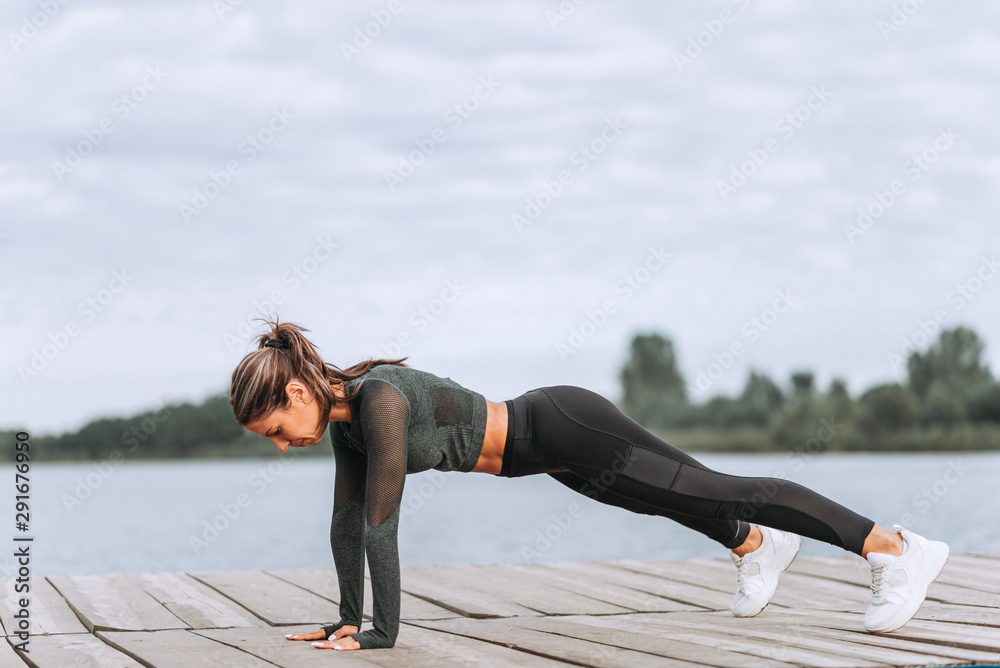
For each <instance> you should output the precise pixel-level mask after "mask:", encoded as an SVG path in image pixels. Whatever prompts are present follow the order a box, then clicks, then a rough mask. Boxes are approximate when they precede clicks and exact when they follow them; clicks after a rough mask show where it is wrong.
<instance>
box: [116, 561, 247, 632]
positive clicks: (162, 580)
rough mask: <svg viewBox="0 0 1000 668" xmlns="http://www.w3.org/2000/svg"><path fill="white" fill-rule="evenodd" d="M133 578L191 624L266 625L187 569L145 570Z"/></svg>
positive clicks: (221, 625)
mask: <svg viewBox="0 0 1000 668" xmlns="http://www.w3.org/2000/svg"><path fill="white" fill-rule="evenodd" d="M132 579H134V580H135V582H136V586H141V587H142V588H143V589H144V590H145V591H146V592H147V593H148V594H149V595H150V596H152V597H153V598H155V599H156V600H157V601H159V602H160V603H162V604H163V606H164V607H165V608H167V610H169V611H170V612H172V613H174V614H175V615H176V616H177V617H178V618H179V619H182V620H183V621H184V622H186V623H187V624H188V625H189V626H190V627H191V628H198V629H204V628H215V627H229V626H267V624H266V623H265V622H263V621H261V620H260V619H258V618H257V617H256V616H255V615H253V614H252V613H250V612H249V611H248V610H245V609H244V608H242V607H240V606H238V605H237V604H235V603H233V602H232V601H231V600H229V599H228V598H226V597H224V596H223V595H222V594H219V593H218V592H216V591H215V590H214V589H211V588H210V587H208V586H206V585H204V584H202V583H201V582H198V581H197V580H195V579H194V578H192V577H190V576H189V575H185V574H184V573H143V574H140V575H136V576H132Z"/></svg>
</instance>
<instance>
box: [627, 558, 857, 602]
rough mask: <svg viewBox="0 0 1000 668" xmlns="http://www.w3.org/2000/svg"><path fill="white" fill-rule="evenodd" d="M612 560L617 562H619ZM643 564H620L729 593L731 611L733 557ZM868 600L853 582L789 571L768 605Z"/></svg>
mask: <svg viewBox="0 0 1000 668" xmlns="http://www.w3.org/2000/svg"><path fill="white" fill-rule="evenodd" d="M610 563H612V564H615V563H616V562H610ZM619 563H620V562H619ZM668 563H669V562H668ZM640 564H645V562H629V563H628V564H627V565H626V564H621V565H623V566H627V567H628V568H630V569H640V570H644V571H645V572H654V571H653V570H652V569H654V568H656V569H658V572H664V571H667V572H671V577H673V578H676V579H678V580H682V581H687V582H689V583H690V584H694V585H698V586H702V587H710V588H713V589H715V590H717V591H721V592H725V593H726V594H728V597H729V598H728V601H727V602H726V603H725V605H724V608H723V606H722V605H720V606H719V608H718V609H726V610H728V609H729V606H730V604H731V603H732V597H733V595H735V593H736V568H735V567H734V566H733V563H732V561H731V560H721V559H697V560H696V559H689V560H686V561H684V562H683V565H682V566H681V567H677V568H671V567H670V566H664V565H663V564H652V565H645V566H643V565H640ZM867 601H868V599H867V598H866V597H865V596H864V592H863V591H860V590H858V589H857V588H855V587H852V586H850V585H846V584H843V583H839V582H834V581H825V582H820V581H816V580H815V579H809V578H803V577H801V576H799V575H797V574H793V573H789V572H787V571H786V572H785V573H782V575H781V580H780V583H779V586H778V589H777V591H776V592H775V594H774V596H773V597H772V599H771V602H770V604H769V606H776V607H785V608H793V609H798V608H817V609H821V610H855V609H857V608H858V606H864V605H867Z"/></svg>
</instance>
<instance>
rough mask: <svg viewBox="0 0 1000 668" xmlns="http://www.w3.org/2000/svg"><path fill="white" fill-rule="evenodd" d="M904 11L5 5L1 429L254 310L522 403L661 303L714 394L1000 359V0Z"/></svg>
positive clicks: (98, 409)
mask: <svg viewBox="0 0 1000 668" xmlns="http://www.w3.org/2000/svg"><path fill="white" fill-rule="evenodd" d="M906 9H908V10H909V12H910V13H907V11H905V10H904V8H903V6H902V5H901V4H900V3H890V2H862V1H860V0H849V1H848V2H842V3H837V4H835V5H819V6H817V5H815V4H813V3H810V4H804V3H793V2H790V1H782V0H750V1H746V2H722V1H717V2H712V3H701V2H698V3H695V2H688V3H662V4H656V3H638V4H637V3H610V2H596V1H594V0H583V1H581V2H578V3H575V2H570V1H566V2H563V3H562V4H558V3H557V2H555V0H546V1H543V2H519V1H511V2H504V3H485V2H433V3H431V2H419V1H416V0H393V1H391V2H389V1H387V0H378V1H368V2H352V3H344V2H336V3H331V2H318V1H315V0H289V1H287V2H282V3H259V2H249V1H240V0H217V1H215V2H212V1H211V0H198V1H197V2H185V1H180V2H169V3H168V2H162V1H159V2H158V1H155V0H154V1H150V2H144V3H139V4H138V5H137V4H135V3H125V2H101V1H100V0H96V1H94V2H87V3H76V2H72V3H71V2H65V3H63V2H62V1H61V0H45V1H41V0H40V1H38V2H35V1H33V0H10V1H8V2H5V3H3V7H2V9H0V25H2V26H3V31H2V32H3V34H4V44H3V45H2V47H0V95H2V99H3V104H2V105H0V133H2V135H3V141H2V144H0V146H2V148H0V212H2V215H0V336H2V341H3V346H2V347H0V369H2V374H0V393H2V395H3V410H2V412H0V428H11V427H27V428H29V429H31V430H33V431H36V432H51V431H60V430H65V429H74V428H77V427H79V426H80V425H82V424H83V423H84V422H85V421H87V420H89V419H92V418H95V417H98V416H103V415H118V414H127V413H130V412H132V411H137V410H142V409H147V408H151V407H154V406H156V405H157V404H158V402H161V401H176V400H193V401H197V400H201V399H202V398H204V397H205V396H207V395H209V394H211V393H214V392H218V391H221V390H224V389H226V388H227V387H228V380H229V374H230V373H231V371H232V369H233V367H234V366H235V364H236V363H237V362H238V361H239V359H240V358H241V357H242V356H243V355H244V354H245V353H246V352H247V351H248V350H249V343H250V339H251V331H252V327H253V326H254V325H255V324H256V323H254V322H252V320H251V319H252V318H253V317H255V316H256V315H258V311H261V310H263V311H266V312H267V313H269V314H270V313H277V314H278V315H279V316H280V317H281V318H282V319H283V320H289V321H293V322H298V323H300V324H302V325H304V326H306V327H308V328H310V329H311V330H312V335H313V337H314V340H315V341H316V342H317V343H318V344H319V345H320V346H321V348H322V349H323V351H324V353H325V354H326V356H327V359H328V360H329V361H331V362H333V363H334V364H337V365H338V366H341V367H345V366H348V365H350V364H353V363H355V362H358V361H360V360H362V359H366V358H367V357H369V356H375V357H381V356H386V355H409V357H410V360H409V361H410V363H411V364H413V365H414V366H417V367H420V368H423V369H426V370H428V371H431V372H433V373H437V374H438V375H441V376H449V377H451V378H453V379H455V380H457V381H459V382H460V383H462V384H464V385H466V386H468V387H472V388H474V389H476V390H477V391H479V392H482V393H483V394H485V395H486V396H487V397H488V398H490V399H492V400H495V401H500V400H503V399H508V398H512V397H514V396H516V395H518V394H520V393H522V392H524V391H526V390H529V389H532V388H535V387H539V386H544V385H557V384H574V385H581V386H584V387H588V388H591V389H594V390H596V391H598V392H601V393H602V394H604V395H605V396H608V397H610V398H617V397H618V394H619V387H618V383H617V371H618V369H619V368H620V366H621V364H622V363H623V361H624V360H625V356H626V353H627V346H628V342H629V340H630V338H631V336H632V335H633V334H634V333H636V332H650V331H658V332H660V333H662V334H664V335H667V336H670V337H671V338H672V339H673V340H674V342H675V344H676V346H677V350H678V354H679V355H680V360H681V365H682V370H683V372H684V373H685V375H686V377H687V379H688V381H689V382H690V383H691V384H692V385H694V384H695V382H696V380H697V379H698V378H699V377H700V378H702V381H703V382H702V386H703V388H704V390H703V392H702V394H703V395H704V396H707V395H710V394H712V393H715V392H735V391H737V390H738V389H739V388H740V387H741V386H742V384H743V382H744V381H745V378H746V374H747V371H748V369H750V368H758V369H763V370H765V371H767V372H768V373H770V374H772V375H773V376H775V377H776V378H778V379H779V380H782V381H784V380H785V379H787V377H788V374H789V373H790V372H791V371H794V370H797V369H811V370H813V371H815V372H816V374H817V379H818V382H819V385H820V387H825V386H826V384H827V383H829V381H830V379H832V378H833V377H837V376H841V377H844V378H845V379H846V380H847V381H848V384H849V386H850V388H851V390H852V391H855V392H857V391H860V390H861V389H863V388H864V387H867V386H869V385H871V384H873V383H876V382H885V381H892V380H898V379H901V378H903V370H902V369H901V368H899V367H898V365H893V363H892V359H891V355H892V354H894V353H899V352H900V351H901V350H902V349H903V348H904V346H905V345H907V342H910V344H911V345H917V346H918V347H922V346H923V345H926V342H927V338H926V337H925V336H924V334H923V331H924V330H930V331H932V332H933V331H934V330H935V329H936V328H938V327H939V326H941V325H940V324H939V323H943V325H944V326H953V325H957V324H965V325H969V326H972V327H974V328H975V329H976V330H977V331H979V333H980V334H981V335H982V336H983V337H984V338H985V340H986V342H987V344H988V346H989V347H988V351H987V352H988V355H989V359H990V363H991V366H992V367H993V369H994V370H995V371H996V370H1000V336H998V335H997V332H998V325H1000V317H998V315H997V314H998V313H1000V309H998V308H997V296H998V295H1000V280H993V278H994V274H997V272H998V268H997V267H996V266H995V258H996V257H997V256H996V253H997V251H998V248H997V246H998V244H997V242H996V240H997V231H996V220H997V213H998V203H997V196H996V191H997V186H998V185H1000V157H998V145H1000V132H998V129H997V123H996V119H997V118H998V117H1000V105H998V102H1000V86H998V83H1000V81H998V77H997V68H996V65H997V62H1000V38H998V37H997V34H996V32H995V30H991V26H995V25H997V20H998V18H1000V8H998V7H997V6H996V5H995V3H989V2H986V1H985V0H978V1H960V2H954V3H948V4H941V3H926V4H919V3H916V2H914V3H912V4H911V5H907V7H906ZM734 347H735V350H736V351H737V353H738V354H735V355H732V357H731V359H730V358H727V356H726V354H725V353H726V351H729V350H732V349H734ZM713 363H715V364H718V366H716V367H711V365H712V364H713ZM702 373H705V374H706V375H705V376H700V374H702ZM709 373H711V374H712V376H713V377H712V378H709V377H708V374H709ZM696 398H704V397H703V396H699V395H697V394H696Z"/></svg>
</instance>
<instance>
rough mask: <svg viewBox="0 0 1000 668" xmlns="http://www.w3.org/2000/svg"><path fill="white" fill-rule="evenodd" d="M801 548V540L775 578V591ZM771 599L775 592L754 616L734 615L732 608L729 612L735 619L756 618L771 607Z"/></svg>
mask: <svg viewBox="0 0 1000 668" xmlns="http://www.w3.org/2000/svg"><path fill="white" fill-rule="evenodd" d="M801 548H802V539H801V538H799V540H798V541H796V545H795V552H793V553H792V556H791V558H789V560H788V562H787V563H786V564H785V565H784V566H782V568H781V570H780V571H778V575H777V577H776V578H775V582H774V588H775V590H777V589H778V578H780V577H781V574H782V573H784V572H785V571H787V570H788V567H789V566H791V565H792V562H793V561H795V557H796V556H798V554H799V550H800V549H801ZM771 598H774V592H773V591H772V592H771V596H770V597H769V598H768V599H767V603H765V604H764V607H763V608H761V609H760V610H758V611H757V612H754V613H752V614H748V615H737V614H736V613H734V612H733V611H732V608H730V610H729V612H731V613H732V614H733V617H739V618H741V619H743V618H746V617H756V616H757V615H759V614H760V613H762V612H764V610H765V609H767V606H769V605H771Z"/></svg>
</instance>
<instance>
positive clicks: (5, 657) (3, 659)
mask: <svg viewBox="0 0 1000 668" xmlns="http://www.w3.org/2000/svg"><path fill="white" fill-rule="evenodd" d="M8 640H11V641H13V642H17V638H5V639H4V640H3V641H2V642H0V666H4V667H5V668H23V667H24V666H27V665H28V664H27V663H25V662H24V661H23V660H22V659H21V656H20V655H19V654H18V653H17V652H15V651H14V648H13V647H12V646H11V644H10V643H9V642H7V641H8ZM28 649H29V650H33V649H34V645H28Z"/></svg>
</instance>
